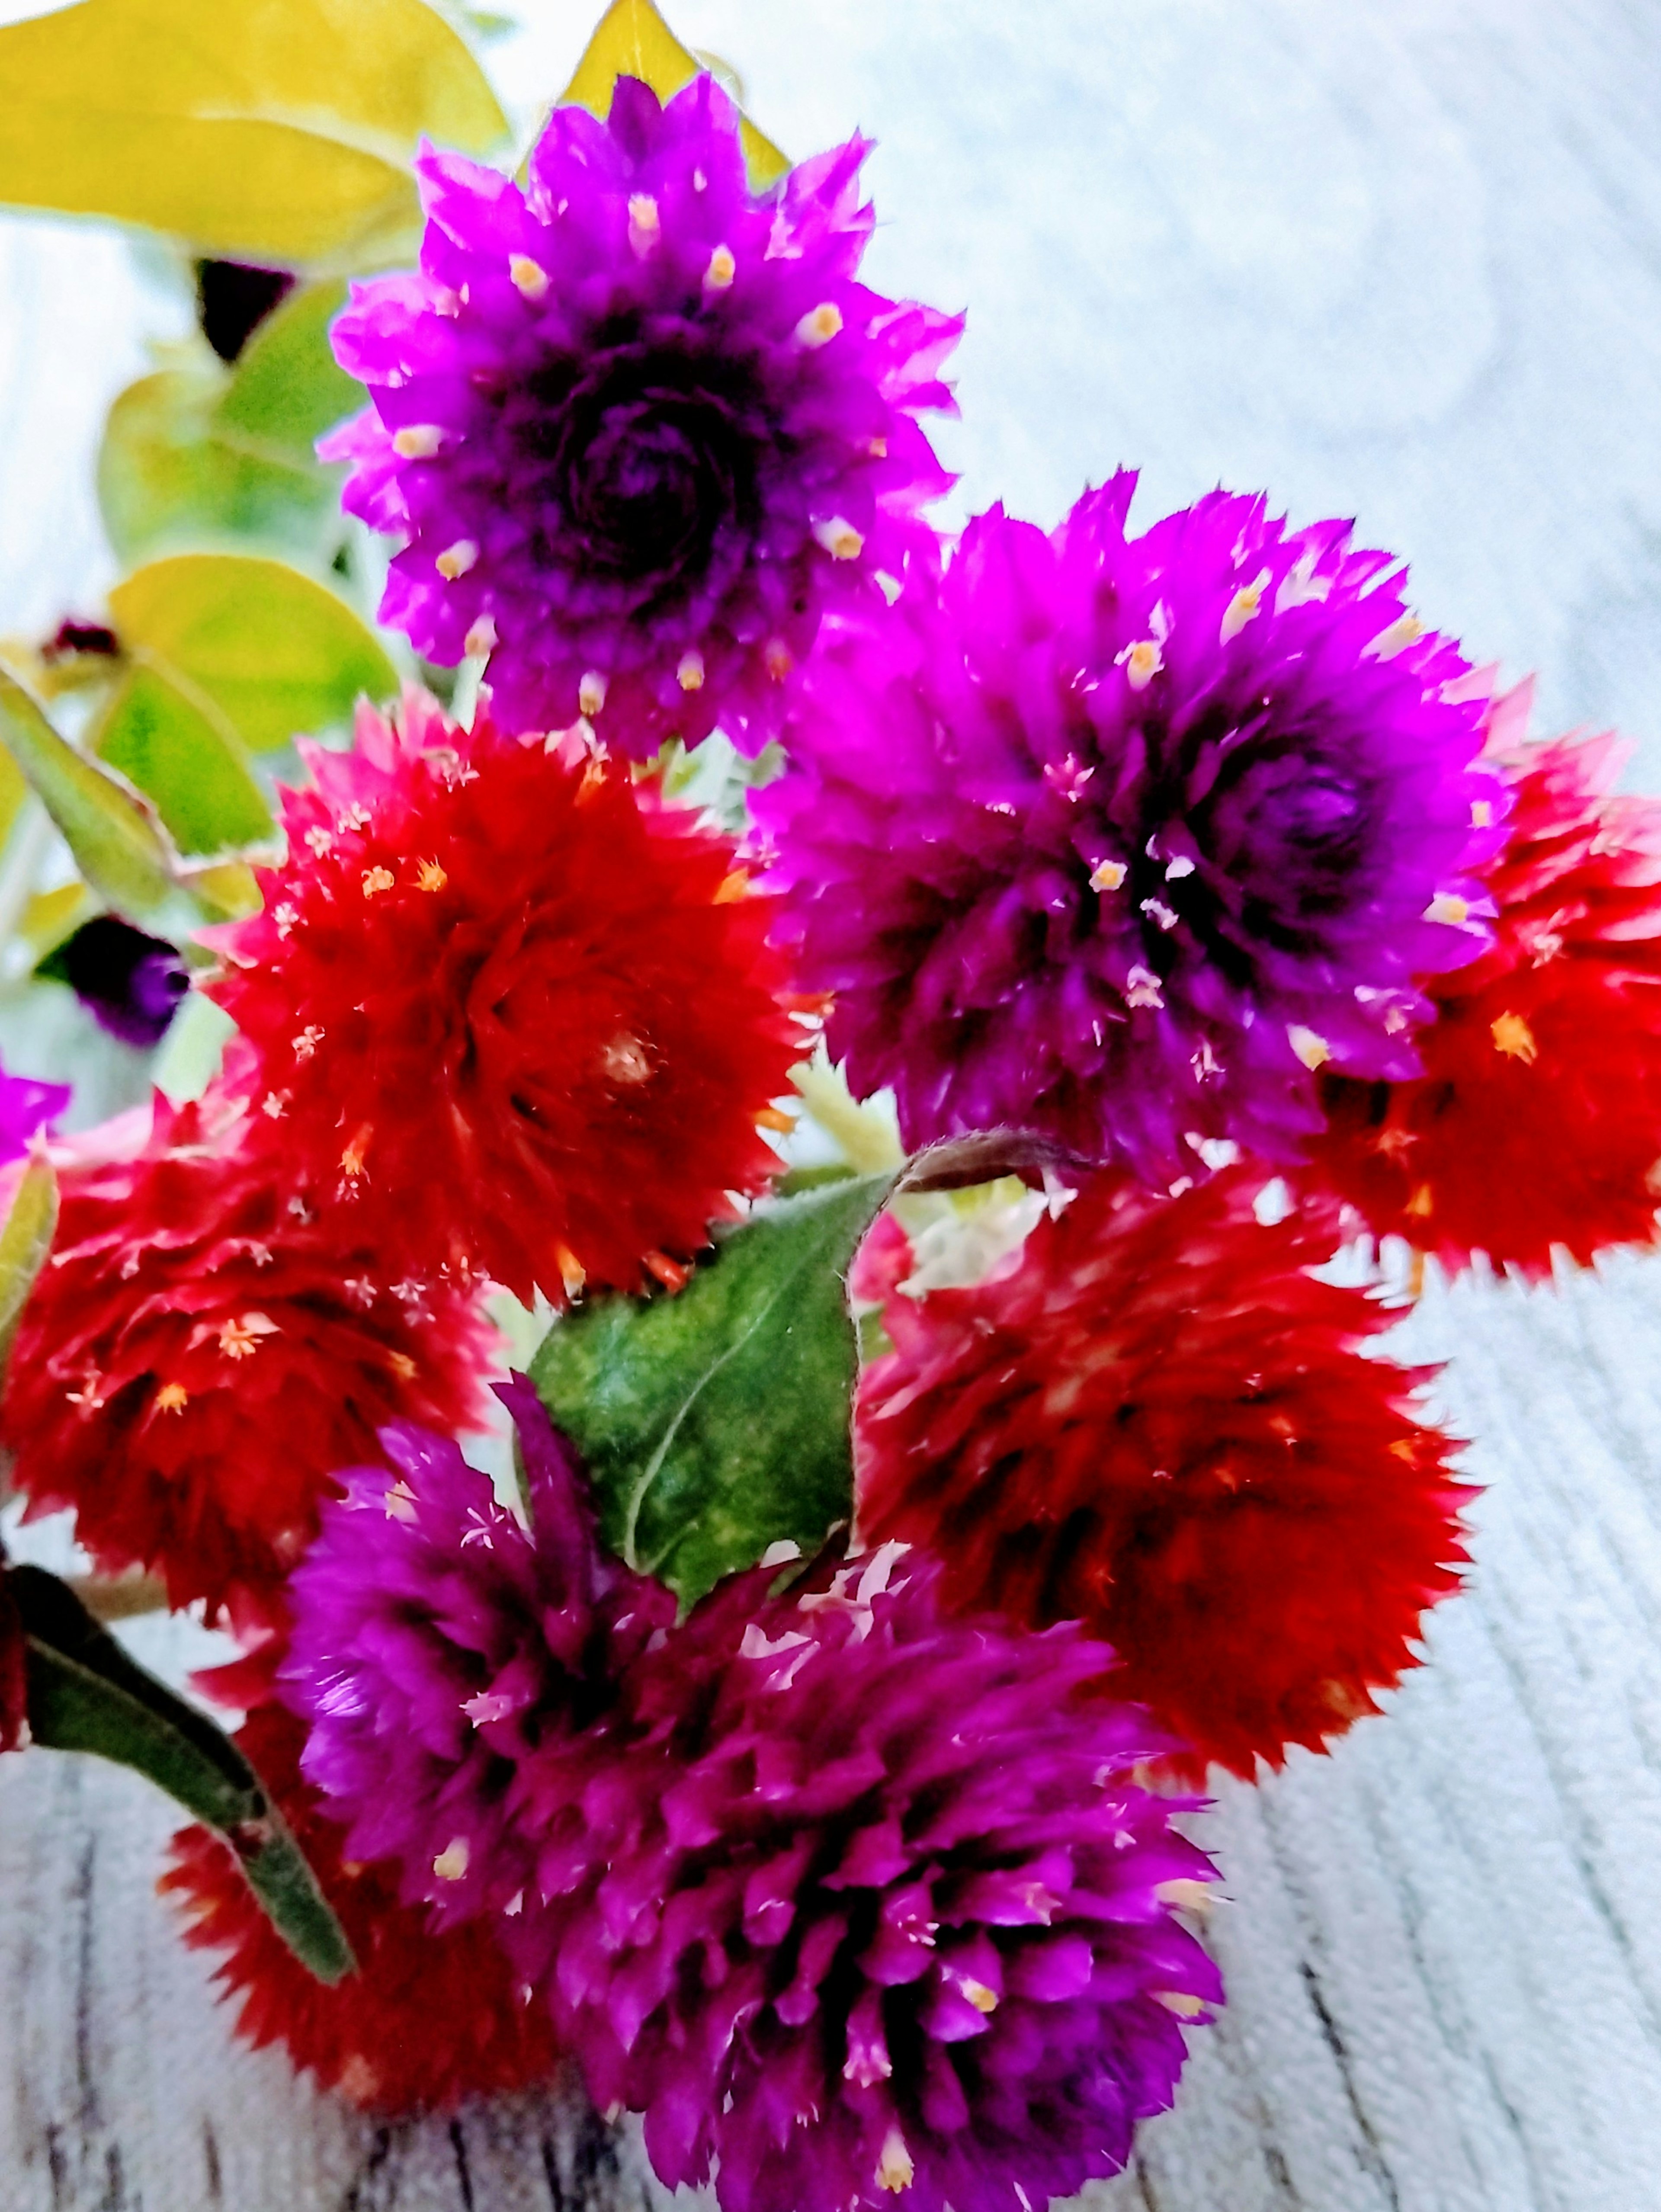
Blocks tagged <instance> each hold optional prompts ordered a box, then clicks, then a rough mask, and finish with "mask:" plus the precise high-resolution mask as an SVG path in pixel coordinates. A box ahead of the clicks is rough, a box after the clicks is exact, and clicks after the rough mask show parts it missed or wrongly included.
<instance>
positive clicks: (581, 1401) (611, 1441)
mask: <svg viewBox="0 0 1661 2212" xmlns="http://www.w3.org/2000/svg"><path fill="white" fill-rule="evenodd" d="M893 1181H894V1177H893V1175H892V1174H891V1173H886V1172H885V1173H883V1174H880V1175H871V1176H859V1177H857V1178H856V1179H855V1180H854V1181H851V1182H839V1183H836V1184H833V1185H831V1186H830V1187H829V1188H825V1189H823V1190H816V1191H811V1192H807V1193H805V1194H803V1195H802V1196H800V1197H799V1198H790V1199H783V1200H777V1201H776V1202H774V1203H772V1204H770V1205H768V1206H761V1207H758V1208H757V1211H756V1212H755V1213H754V1215H752V1217H751V1219H750V1220H749V1221H747V1222H746V1223H745V1225H744V1226H743V1227H742V1228H740V1229H735V1230H734V1231H733V1233H732V1234H731V1235H730V1236H729V1237H726V1238H725V1239H723V1241H722V1243H721V1246H720V1249H719V1251H718V1254H717V1256H716V1258H715V1262H714V1264H713V1265H712V1266H710V1267H701V1268H700V1269H699V1270H698V1271H697V1273H696V1274H694V1276H693V1277H692V1279H691V1281H690V1282H689V1283H688V1284H687V1285H686V1288H685V1289H684V1291H681V1292H680V1294H679V1296H678V1297H672V1298H654V1299H651V1300H650V1301H649V1302H642V1300H640V1299H636V1298H624V1297H611V1298H605V1299H596V1300H594V1301H593V1302H592V1303H591V1304H587V1305H584V1306H581V1307H580V1308H579V1309H578V1310H576V1311H575V1313H574V1314H572V1315H571V1316H569V1318H567V1319H566V1320H564V1321H561V1322H556V1323H555V1324H554V1326H553V1328H551V1329H550V1330H549V1332H548V1334H547V1336H546V1337H545V1339H544V1340H543V1343H542V1347H541V1349H540V1350H539V1351H538V1353H537V1356H536V1358H535V1360H534V1361H533V1362H532V1367H531V1379H532V1382H533V1383H535V1384H536V1387H537V1389H538V1391H539V1392H540V1393H541V1395H542V1398H543V1401H544V1402H545V1405H546V1406H547V1407H548V1410H549V1412H550V1413H551V1414H552V1416H553V1418H554V1419H555V1420H556V1421H557V1422H558V1424H559V1425H560V1426H561V1427H562V1428H563V1429H564V1430H565V1431H567V1433H568V1434H569V1436H571V1437H573V1438H574V1439H575V1443H576V1444H577V1446H578V1448H579V1449H580V1450H581V1452H582V1453H583V1455H584V1456H585V1457H586V1459H587V1463H588V1471H589V1474H590V1476H591V1477H592V1479H593V1484H594V1489H595V1494H596V1497H597V1499H598V1502H599V1510H600V1518H601V1525H602V1527H603V1528H604V1531H605V1539H606V1541H607V1542H608V1543H609V1544H610V1545H611V1547H612V1548H613V1549H614V1550H615V1551H617V1552H618V1553H621V1554H622V1556H623V1557H624V1559H627V1560H628V1561H629V1562H630V1565H633V1566H636V1567H640V1568H642V1569H644V1570H646V1571H648V1572H650V1573H652V1574H655V1575H658V1576H660V1577H662V1579H663V1580H664V1581H665V1582H666V1583H668V1584H669V1586H670V1587H671V1589H673V1590H674V1591H675V1592H676V1593H677V1594H678V1595H679V1596H680V1598H681V1599H682V1600H683V1601H685V1602H687V1603H691V1601H693V1600H695V1599H697V1598H698V1597H700V1596H702V1595H703V1592H704V1591H705V1590H707V1589H709V1588H710V1587H711V1586H712V1584H714V1583H716V1582H718V1581H719V1580H720V1578H721V1576H722V1575H725V1574H730V1573H731V1572H732V1571H733V1570H734V1569H735V1568H739V1567H747V1566H752V1565H754V1564H755V1563H756V1561H757V1559H760V1557H761V1556H762V1554H763V1553H764V1552H765V1551H766V1550H767V1548H768V1547H769V1546H770V1544H774V1543H777V1542H780V1541H786V1540H788V1541H790V1542H792V1543H794V1544H798V1545H800V1547H801V1548H802V1549H803V1550H804V1551H805V1552H809V1553H811V1552H813V1551H816V1550H817V1549H818V1547H819V1545H820V1544H822V1543H823V1542H824V1538H825V1536H826V1535H827V1534H829V1532H830V1530H831V1528H833V1527H834V1526H835V1525H836V1523H837V1522H838V1521H844V1520H846V1519H847V1518H848V1517H849V1514H850V1513H851V1511H852V1510H853V1461H852V1453H851V1447H850V1444H849V1401H850V1398H851V1396H852V1393H853V1387H854V1380H855V1372H856V1355H855V1341H854V1328H853V1323H852V1321H851V1320H850V1318H849V1311H848V1299H847V1293H846V1291H845V1289H844V1287H843V1273H844V1271H845V1270H846V1268H847V1267H848V1264H849V1261H850V1260H851V1258H852V1256H853V1254H854V1251H855V1247H856V1246H857V1245H858V1243H859V1241H860V1239H861V1237H862V1236H863V1235H864V1234H865V1231H866V1230H867V1227H868V1226H869V1225H870V1222H871V1219H872V1217H873V1215H874V1214H875V1213H876V1212H877V1210H878V1208H879V1206H881V1205H882V1203H883V1201H884V1200H885V1198H886V1197H887V1195H888V1193H889V1191H890V1189H891V1187H892V1184H893Z"/></svg>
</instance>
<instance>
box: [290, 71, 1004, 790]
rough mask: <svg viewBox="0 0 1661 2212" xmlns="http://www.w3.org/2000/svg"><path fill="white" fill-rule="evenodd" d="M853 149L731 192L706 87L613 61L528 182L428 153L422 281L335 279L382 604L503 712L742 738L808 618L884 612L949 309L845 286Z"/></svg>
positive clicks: (333, 443) (752, 745) (645, 737)
mask: <svg viewBox="0 0 1661 2212" xmlns="http://www.w3.org/2000/svg"><path fill="white" fill-rule="evenodd" d="M867 150H868V148H867V144H866V142H864V141H863V140H861V139H859V138H855V139H853V140H851V141H850V142H849V144H848V145H846V146H843V147H840V148H838V149H837V150H836V151H835V152H833V153H831V154H827V155H823V156H821V157H820V158H818V160H816V161H806V162H804V163H802V164H801V165H800V167H797V168H796V169H795V170H794V171H793V173H791V176H790V177H789V179H788V180H787V181H786V183H785V184H784V185H783V186H782V188H781V189H780V190H778V191H770V192H766V193H763V194H760V195H756V194H752V193H751V191H749V189H748V187H747V185H746V184H745V173H744V157H743V152H742V149H741V147H740V144H739V116H738V112H737V111H736V109H735V108H734V107H733V104H732V102H731V101H730V100H728V99H727V96H726V94H724V93H722V92H721V90H720V88H718V87H717V86H716V85H715V83H714V82H712V81H711V80H710V79H709V77H707V76H703V77H699V78H698V79H697V81H696V82H693V83H692V84H691V85H689V86H688V87H687V88H686V89H685V90H684V91H683V92H681V93H679V94H677V95H676V97H675V98H674V99H672V100H671V101H670V102H669V103H668V105H667V106H665V107H661V108H660V106H659V104H658V100H657V98H656V95H655V94H654V93H653V92H652V91H651V90H650V89H649V88H648V87H647V86H646V85H644V84H642V83H640V82H637V81H636V80H635V79H633V78H630V77H623V78H620V79H619V80H618V84H617V87H616V89H615V91H614V93H613V94H612V100H611V115H610V118H609V120H608V121H605V122H601V121H599V119H598V118H595V117H594V116H593V115H591V114H589V113H588V112H587V111H586V110H585V109H583V108H580V107H561V108H557V109H556V110H555V111H554V113H553V114H552V116H551V118H550V119H549V121H548V124H547V125H546V127H545V130H544V132H543V135H542V137H541V139H540V140H539V142H538V144H537V146H536V147H535V149H533V151H532V155H531V157H530V161H529V165H528V172H527V179H526V186H525V188H524V189H523V190H521V189H520V186H519V185H517V184H514V182H512V181H511V180H510V179H507V178H505V177H502V176H501V175H499V174H498V173H496V171H494V170H492V169H487V168H481V167H478V165H477V164H476V163H474V162H472V161H466V160H465V159H463V158H462V157H461V156H460V155H454V154H438V153H434V152H432V151H431V150H428V151H426V152H423V155H421V157H420V159H419V161H417V171H418V173H419V176H420V179H421V186H422V192H423V201H424V204H425V207H426V211H427V230H426V235H425V239H424V240H423V246H422V252H421V268H420V270H419V273H418V274H411V275H405V276H383V277H377V278H374V279H372V280H371V281H370V282H369V283H366V284H361V285H358V286H357V287H356V289H355V291H354V295H353V300H352V304H351V305H350V307H349V308H348V309H347V311H346V313H344V315H343V316H342V317H341V319H340V320H339V321H338V323H337V324H336V325H335V332H334V344H335V351H336V353H337V356H338V358H339V360H340V362H341V364H342V366H343V367H344V368H347V369H348V370H350V373H351V374H353V375H354V376H357V377H360V378H362V380H363V382H364V383H366V384H367V385H368V387H369V390H370V393H371V396H372V399H373V403H374V404H373V405H372V407H371V408H370V409H369V410H367V411H366V412H365V413H364V414H363V415H362V416H359V417H358V418H357V419H356V421H355V422H351V423H350V424H348V425H347V426H346V427H345V428H344V429H343V430H341V431H339V432H337V433H336V434H334V435H333V437H332V439H331V440H328V441H325V443H324V445H323V447H322V448H321V449H320V450H321V451H322V452H323V453H324V454H325V455H326V458H330V459H344V460H350V461H351V462H353V463H354V464H355V472H354V474H353V476H352V477H351V479H350V482H349V483H348V485H347V488H346V492H345V495H344V497H345V504H346V507H347V508H348V510H349V511H350V513H354V514H357V515H360V516H362V518H363V520H365V521H367V522H369V523H371V524H373V525H374V526H375V527H377V528H379V529H381V530H386V531H388V532H393V533H395V534H397V535H398V536H399V537H400V538H402V539H403V540H404V544H403V550H401V551H399V553H397V554H396V555H395V556H394V557H393V560H392V572H391V575H390V577H389V580H388V582H387V586H386V596H385V598H384V599H383V600H382V603H381V610H380V611H381V617H382V619H383V620H384V621H386V622H389V623H392V624H394V625H395V626H396V627H397V628H399V629H403V630H405V631H406V632H407V633H408V635H409V636H410V638H411V641H412V642H413V643H414V644H415V646H416V647H417V650H419V651H420V652H421V653H424V654H426V655H427V656H428V658H429V659H433V660H436V661H440V662H443V663H446V664H451V663H454V662H455V661H458V660H459V659H461V657H462V655H463V653H489V654H490V684H491V688H492V690H493V692H494V695H495V712H496V714H497V716H498V718H499V719H500V720H502V722H503V723H504V724H505V725H506V726H508V727H511V728H514V729H527V728H536V729H548V728H552V727H565V726H569V725H570V724H572V723H574V722H575V720H577V718H578V716H579V714H581V715H584V716H586V717H587V719H588V720H590V721H591V722H593V724H594V726H596V727H598V728H599V730H600V731H601V732H602V733H603V734H604V735H605V738H607V739H608V741H609V742H610V743H611V744H612V745H613V747H614V748H616V747H624V748H628V749H630V750H636V751H650V750H654V749H655V748H656V747H657V746H658V745H659V744H661V743H662V741H663V740H664V739H665V738H667V737H671V736H675V735H678V736H680V737H682V738H684V739H685V740H686V741H687V742H688V743H689V744H692V743H696V742H697V739H698V738H701V737H703V736H704V735H705V734H706V733H707V732H708V731H709V729H710V728H712V727H713V726H714V724H715V721H716V720H717V719H720V720H721V721H722V723H723V724H724V726H726V727H727V729H728V731H729V732H732V733H733V735H734V736H735V737H737V738H740V739H741V740H742V741H743V742H744V743H745V745H746V747H747V749H749V750H758V749H759V746H760V745H761V744H762V743H764V741H765V739H766V738H768V737H769V736H770V734H771V733H772V731H773V728H774V726H775V725H776V721H777V719H778V714H779V703H780V701H781V699H782V696H783V690H782V680H783V678H785V677H786V676H787V675H788V671H790V669H791V668H792V667H793V666H794V665H795V664H796V663H798V662H799V661H800V659H802V658H803V656H804V655H805V654H806V652H807V650H808V648H809V647H811V645H812V641H813V636H814V633H815V630H816V629H817V628H818V620H819V616H820V611H821V609H822V608H824V607H826V606H834V605H846V604H849V603H856V602H858V601H859V600H860V599H876V593H877V586H876V582H875V579H876V575H877V574H878V572H879V570H880V569H881V568H883V566H884V564H885V559H886V557H887V556H888V554H889V552H890V550H891V545H892V544H895V543H897V541H898V539H899V538H900V537H901V536H903V535H904V532H906V531H907V530H908V529H911V528H915V527H916V526H915V525H914V524H912V523H911V522H910V520H909V518H910V517H911V516H912V514H913V513H914V512H915V510H916V507H918V506H919V505H920V504H921V503H922V501H926V500H928V499H929V498H932V497H934V495H936V494H938V493H940V492H941V491H943V490H944V489H946V486H947V485H948V483H950V481H951V479H950V478H949V477H946V475H945V474H944V473H943V472H942V471H941V469H940V464H939V462H938V461H937V460H936V459H935V458H934V453H933V452H932V450H931V448H930V447H929V445H928V440H927V439H926V438H925V436H924V435H923V433H922V430H921V429H920V428H919V427H918V425H917V421H916V416H917V414H918V412H919V411H920V410H923V409H926V408H931V407H934V408H940V407H947V406H949V404H950V396H949V394H948V392H947V391H946V387H945V386H943V385H942V384H941V383H940V381H939V378H938V371H939V368H940V362H941V361H942V359H943V357H944V356H945V355H946V353H947V352H949V350H950V349H951V348H952V345H953V344H954V343H955V342H956V339H957V337H958V331H959V330H960V328H961V322H960V320H959V319H954V318H951V317H947V316H944V315H940V314H936V313H933V312H932V311H930V310H929V309H928V308H925V307H917V306H915V305H909V304H905V305H900V304H896V303H895V302H894V301H891V300H885V299H883V298H882V297H881V296H880V295H878V294H876V293H874V292H872V291H870V290H868V289H867V288H866V287H865V286H864V285H862V284H861V283H860V282H859V281H858V277H857V275H856V271H857V269H858V265H859V261H860V257H861V253H862V252H863V250H864V246H865V243H866V240H867V238H868V237H869V235H870V232H871V228H872V223H873V214H872V210H871V209H870V208H869V207H868V206H862V205H861V201H860V191H859V171H860V167H861V163H862V162H863V161H864V159H865V155H866V154H867ZM876 604H878V605H879V604H880V600H879V599H876Z"/></svg>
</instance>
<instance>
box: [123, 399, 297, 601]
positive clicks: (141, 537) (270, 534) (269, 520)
mask: <svg viewBox="0 0 1661 2212" xmlns="http://www.w3.org/2000/svg"><path fill="white" fill-rule="evenodd" d="M234 389H235V384H234V379H232V378H230V377H228V375H227V374H226V373H225V372H224V371H223V370H222V368H220V367H219V366H218V365H217V364H216V363H212V364H210V363H209V362H201V363H199V364H198V365H197V366H195V367H192V368H167V369H162V370H161V371H160V372H159V373H158V374H156V375H155V376H143V377H140V379H139V380H138V381H137V384H130V385H129V386H127V388H126V390H125V392H122V393H121V394H120V395H119V398H117V400H116V402H115V404H114V405H113V407H112V408H111V409H110V412H109V419H108V420H107V422H106V423H105V426H104V442H103V445H102V446H101V447H100V450H99V455H98V501H99V506H100V508H101V510H102V512H103V516H104V526H105V528H106V530H107V531H108V532H109V534H110V542H111V543H112V544H113V546H114V547H115V550H116V551H117V552H118V553H119V555H120V556H121V557H122V558H123V560H125V561H128V562H133V561H139V560H143V559H145V558H147V557H148V556H150V555H152V554H155V553H161V552H167V551H170V550H191V549H193V548H196V547H198V546H202V545H204V544H206V545H211V544H222V543H223V542H225V541H226V540H228V539H230V540H234V539H238V538H256V539H258V540H259V541H260V543H262V544H268V545H271V546H274V547H277V548H280V549H281V550H283V551H285V552H291V553H297V554H299V555H301V556H303V557H304V558H306V559H308V560H311V561H314V562H318V563H319V565H326V562H327V560H328V558H329V557H330V556H331V555H332V551H333V550H334V548H335V547H336V546H337V545H338V544H339V542H340V538H341V522H340V513H339V509H338V505H337V503H336V502H337V498H338V473H339V472H338V471H330V470H327V469H324V468H322V467H320V466H319V464H318V463H317V462H316V461H315V460H314V459H313V458H312V457H311V455H310V454H309V453H304V452H301V451H298V450H296V449H295V448H293V447H290V446H289V445H288V444H287V443H285V442H284V441H282V440H280V439H265V438H263V437H257V436H251V435H248V434H247V433H246V432H245V431H244V430H243V429H242V428H240V425H238V424H237V423H235V422H230V421H228V420H227V419H226V418H225V416H224V414H223V412H222V410H223V408H224V405H225V403H226V401H227V399H228V398H229V396H230V394H231V392H233V391H234Z"/></svg>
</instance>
